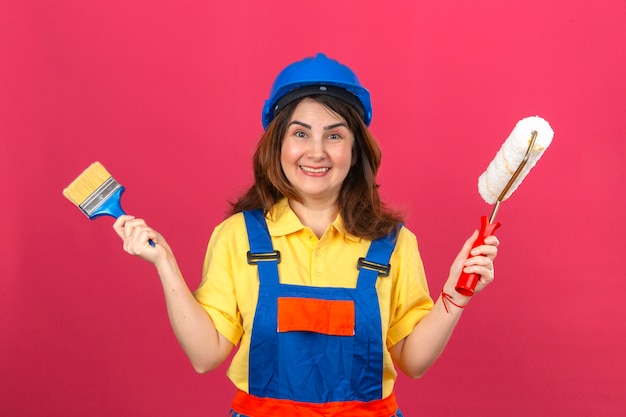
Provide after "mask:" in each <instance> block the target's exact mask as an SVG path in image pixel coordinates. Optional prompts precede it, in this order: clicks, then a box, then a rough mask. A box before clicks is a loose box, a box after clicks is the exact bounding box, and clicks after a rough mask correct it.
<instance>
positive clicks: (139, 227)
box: [113, 214, 170, 264]
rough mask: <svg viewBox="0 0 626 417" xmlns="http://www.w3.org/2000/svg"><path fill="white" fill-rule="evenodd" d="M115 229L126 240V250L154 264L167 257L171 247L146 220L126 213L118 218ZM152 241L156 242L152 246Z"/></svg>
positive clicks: (114, 225)
mask: <svg viewBox="0 0 626 417" xmlns="http://www.w3.org/2000/svg"><path fill="white" fill-rule="evenodd" d="M113 229H114V230H115V232H116V233H117V235H118V236H119V237H120V238H121V239H122V241H123V242H124V250H125V251H126V252H127V253H129V254H131V255H135V256H138V257H139V258H141V259H144V260H146V261H148V262H150V263H152V264H157V263H158V262H159V261H161V260H164V259H165V258H166V257H167V252H170V248H169V246H168V244H167V242H166V241H165V239H164V238H163V236H161V235H160V234H159V233H158V232H157V231H156V230H154V229H152V228H151V227H149V226H148V225H147V224H146V222H145V220H143V219H137V218H135V217H134V216H130V215H127V214H124V215H122V216H120V217H118V218H117V220H116V221H115V223H114V224H113ZM150 241H152V242H154V243H155V245H154V246H152V245H151V244H150Z"/></svg>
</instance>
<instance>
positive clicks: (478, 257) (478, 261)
mask: <svg viewBox="0 0 626 417" xmlns="http://www.w3.org/2000/svg"><path fill="white" fill-rule="evenodd" d="M477 238H478V231H475V232H474V233H473V234H472V236H471V237H470V238H469V239H467V240H466V241H465V244H464V245H463V248H462V249H461V251H460V252H459V254H458V255H457V257H456V259H455V260H454V262H453V263H452V266H451V267H450V277H449V279H448V281H447V282H446V285H445V288H444V291H445V292H447V293H448V294H453V292H451V291H454V287H455V286H456V283H457V281H458V279H459V276H460V275H461V271H463V272H465V273H467V274H476V275H478V276H480V279H479V280H478V283H477V285H476V289H475V290H474V294H476V293H478V292H480V291H482V290H483V289H484V288H485V287H486V286H487V285H489V284H490V283H491V282H493V279H494V276H495V273H494V266H493V260H494V259H495V258H496V256H497V255H498V245H499V244H500V241H499V240H498V238H497V237H496V236H487V237H486V238H485V242H484V244H483V245H480V246H477V247H475V248H472V245H473V244H474V242H475V241H476V239H477Z"/></svg>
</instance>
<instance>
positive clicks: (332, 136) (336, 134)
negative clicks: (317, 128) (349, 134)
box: [328, 133, 341, 140]
mask: <svg viewBox="0 0 626 417" xmlns="http://www.w3.org/2000/svg"><path fill="white" fill-rule="evenodd" d="M328 139H331V140H337V139H341V135H340V134H339V133H331V134H330V135H328Z"/></svg>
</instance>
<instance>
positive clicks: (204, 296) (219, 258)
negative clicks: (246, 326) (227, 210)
mask: <svg viewBox="0 0 626 417" xmlns="http://www.w3.org/2000/svg"><path fill="white" fill-rule="evenodd" d="M233 223H234V219H233V218H231V219H228V220H226V221H225V222H223V223H222V224H220V225H219V226H217V227H216V228H215V230H214V231H213V234H212V235H211V238H210V240H209V244H208V247H207V251H206V255H205V257H204V264H203V268H202V281H201V283H200V286H199V287H198V289H197V290H196V291H195V292H194V296H195V297H196V299H197V300H198V302H199V303H200V304H201V305H202V307H203V308H204V309H205V310H206V312H207V314H208V315H209V316H210V317H211V319H212V320H213V323H214V324H215V327H216V329H217V331H218V332H219V333H220V334H222V335H223V336H224V337H226V338H227V339H228V340H229V341H230V342H231V343H233V344H235V345H236V344H237V343H238V342H239V340H240V338H241V336H242V334H243V327H242V323H241V322H242V320H241V314H240V312H239V309H238V306H237V298H236V291H235V288H236V283H235V271H234V269H235V266H234V256H235V255H236V254H237V253H238V250H241V248H239V246H240V245H241V240H242V239H241V236H239V235H240V234H241V232H238V229H239V228H238V227H233V226H234V224H233ZM244 239H245V236H244ZM244 253H245V252H244Z"/></svg>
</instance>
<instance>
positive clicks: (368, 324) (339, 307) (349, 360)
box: [231, 211, 401, 417]
mask: <svg viewBox="0 0 626 417" xmlns="http://www.w3.org/2000/svg"><path fill="white" fill-rule="evenodd" d="M244 218H245V221H246V228H247V232H248V240H249V243H250V252H248V263H250V264H252V265H256V266H257V268H258V274H259V297H258V303H257V307H256V312H255V316H254V323H253V326H252V335H251V341H250V358H249V394H248V393H244V392H241V391H240V392H238V393H237V395H236V397H235V400H234V401H233V406H232V408H233V410H232V411H231V415H233V416H239V415H242V416H244V415H250V414H252V415H262V416H291V415H297V416H311V417H313V416H333V415H349V416H361V415H362V416H365V415H367V416H385V417H389V416H392V415H401V414H395V413H396V412H397V413H399V411H397V405H396V402H395V397H394V396H393V394H392V395H391V396H389V397H387V398H385V399H383V398H382V381H383V348H384V343H385V341H384V340H383V338H382V326H381V317H380V307H379V303H378V295H377V292H376V281H377V279H378V277H379V275H384V274H385V273H387V274H388V272H389V265H388V264H389V258H390V256H391V253H392V252H393V249H394V247H395V237H394V236H390V237H387V238H383V239H379V240H376V241H373V242H372V244H371V246H370V249H369V251H368V253H367V256H366V258H361V259H359V262H358V268H359V276H358V280H357V285H356V288H334V287H310V286H302V285H291V284H281V283H280V282H279V276H278V262H280V253H278V252H277V251H274V248H273V246H272V241H271V237H270V234H269V231H268V229H267V224H266V222H265V218H264V216H263V213H262V212H261V211H251V212H244ZM355 261H356V260H355Z"/></svg>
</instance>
